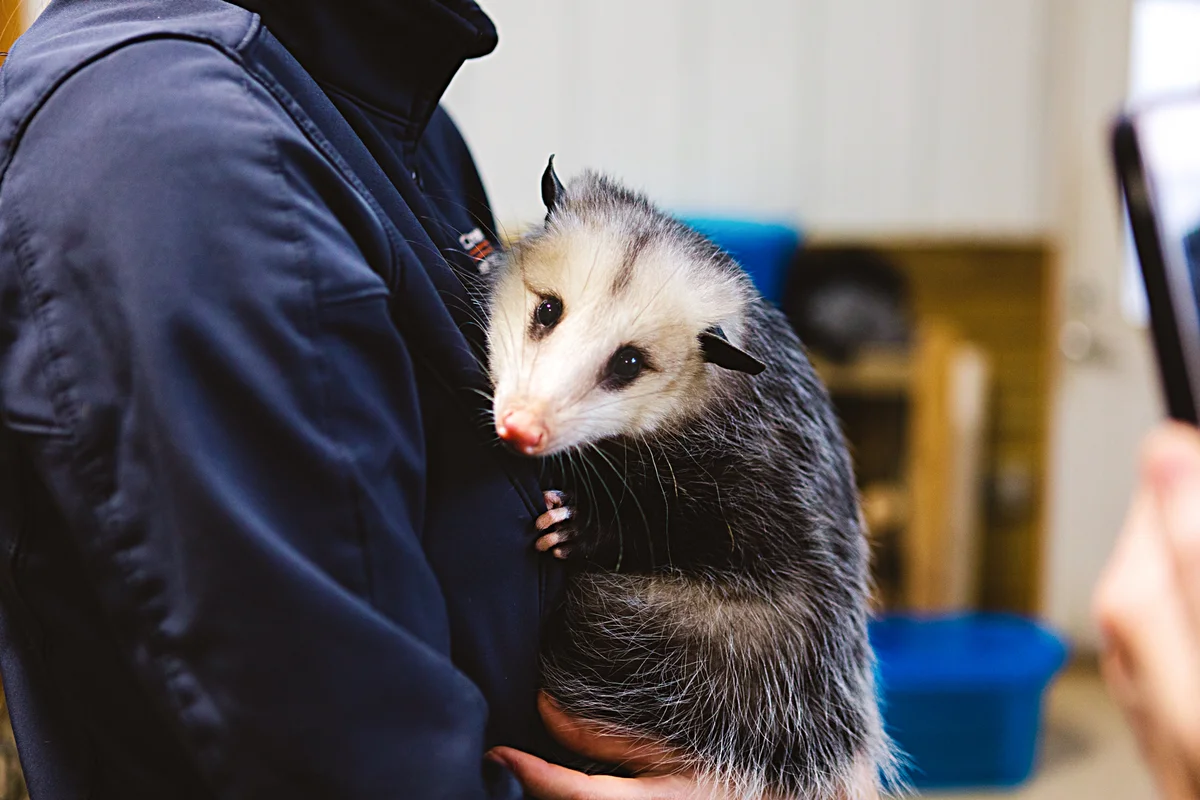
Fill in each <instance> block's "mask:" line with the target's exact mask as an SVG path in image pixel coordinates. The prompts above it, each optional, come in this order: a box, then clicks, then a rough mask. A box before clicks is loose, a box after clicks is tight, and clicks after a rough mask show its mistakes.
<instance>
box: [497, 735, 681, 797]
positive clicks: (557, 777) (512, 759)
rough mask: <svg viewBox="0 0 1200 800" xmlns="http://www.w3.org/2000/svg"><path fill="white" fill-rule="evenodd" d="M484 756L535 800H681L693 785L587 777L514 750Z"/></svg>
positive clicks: (674, 778)
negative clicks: (516, 781)
mask: <svg viewBox="0 0 1200 800" xmlns="http://www.w3.org/2000/svg"><path fill="white" fill-rule="evenodd" d="M487 757H488V758H490V759H492V760H493V761H498V762H499V763H501V764H503V765H504V766H505V767H507V768H508V769H509V770H510V771H511V772H512V773H513V774H514V775H516V776H517V780H519V781H520V782H521V785H522V786H523V787H525V791H526V792H528V793H529V795H530V796H531V797H534V798H536V799H537V800H578V798H581V797H586V798H588V800H685V798H687V797H688V796H689V790H690V789H692V788H693V787H694V784H693V783H692V782H691V781H690V780H689V779H687V778H685V777H683V776H678V775H663V776H659V777H654V778H616V777H613V776H611V775H587V774H585V773H583V772H577V771H575V770H573V769H568V768H566V767H561V766H559V765H558V764H551V763H550V762H549V761H546V760H544V759H541V758H538V757H537V756H534V755H530V754H529V753H524V752H521V751H520V750H514V749H513V748H511V747H495V748H493V749H491V750H490V751H488V754H487Z"/></svg>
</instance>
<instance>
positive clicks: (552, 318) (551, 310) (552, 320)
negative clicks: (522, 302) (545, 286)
mask: <svg viewBox="0 0 1200 800" xmlns="http://www.w3.org/2000/svg"><path fill="white" fill-rule="evenodd" d="M562 312H563V305H562V300H559V299H558V298H557V297H543V298H542V299H541V301H539V302H538V306H537V310H535V311H534V312H533V318H534V319H535V320H537V324H538V325H541V326H542V327H543V328H553V327H554V326H555V325H557V324H558V320H559V318H560V317H562Z"/></svg>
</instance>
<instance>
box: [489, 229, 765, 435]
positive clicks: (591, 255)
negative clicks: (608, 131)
mask: <svg viewBox="0 0 1200 800" xmlns="http://www.w3.org/2000/svg"><path fill="white" fill-rule="evenodd" d="M688 258H695V256H694V255H691V256H689V255H688V254H687V252H686V250H684V249H682V248H680V247H677V246H674V245H673V244H672V242H671V241H670V240H669V239H664V238H663V237H659V238H655V237H653V236H649V235H640V236H638V235H634V236H630V235H628V234H623V233H622V232H621V231H619V230H609V229H605V227H604V226H603V225H596V226H590V227H589V226H582V225H580V226H576V227H574V228H571V229H568V230H560V231H558V232H554V233H552V232H547V233H546V234H543V235H541V236H539V237H535V238H534V239H532V240H530V241H526V242H522V243H519V244H518V245H517V246H516V247H515V248H514V250H513V252H512V254H511V258H510V263H509V265H508V268H507V269H506V271H505V272H504V274H503V275H502V276H500V278H499V279H498V283H497V285H496V287H495V290H494V292H493V300H492V309H491V317H490V320H489V330H488V344H489V350H490V361H489V368H490V371H491V376H492V383H493V386H494V388H495V399H494V412H495V424H496V431H497V433H498V435H499V436H500V437H501V438H502V439H504V440H506V441H507V442H509V444H511V445H512V446H513V447H515V448H516V449H517V450H519V451H520V452H523V453H525V454H527V455H550V454H554V453H560V452H563V451H566V450H569V449H572V448H577V447H580V446H584V445H587V444H589V443H593V442H597V441H599V440H601V439H605V438H608V437H611V436H615V435H619V434H626V435H633V436H638V435H645V434H650V433H653V432H654V431H656V430H658V429H660V428H661V427H663V426H664V425H668V424H670V423H671V422H672V421H679V420H683V419H686V418H687V417H688V416H689V415H692V414H694V413H695V412H696V411H697V410H698V409H700V408H702V407H703V405H704V403H705V402H706V401H707V400H708V399H710V398H711V397H712V396H713V393H714V391H715V387H714V380H715V378H714V376H713V374H712V372H713V370H714V368H712V367H709V366H708V364H706V361H705V354H704V351H703V349H702V346H701V341H700V338H699V337H700V336H701V334H703V333H704V332H705V331H706V330H708V329H710V328H711V327H713V326H715V325H722V326H723V327H724V331H725V332H726V333H727V334H730V335H731V336H732V337H734V338H735V340H736V336H737V334H738V333H739V332H740V331H739V320H740V318H741V316H742V308H743V306H744V304H745V302H746V289H745V287H744V285H742V284H740V283H739V282H738V281H737V280H736V279H734V278H733V277H731V276H730V275H729V274H728V273H727V271H722V270H721V269H718V268H716V267H714V266H712V265H708V264H695V263H690V262H689V261H688V260H687V259H688Z"/></svg>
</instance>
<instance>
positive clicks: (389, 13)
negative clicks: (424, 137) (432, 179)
mask: <svg viewBox="0 0 1200 800" xmlns="http://www.w3.org/2000/svg"><path fill="white" fill-rule="evenodd" d="M236 2H237V3H238V4H239V5H241V6H243V7H245V8H247V9H249V10H250V11H254V12H256V13H258V14H260V15H261V16H262V18H263V22H264V23H265V24H266V26H267V27H268V28H269V29H270V30H271V32H272V33H274V34H275V36H276V37H277V38H278V39H279V40H280V41H281V42H282V43H283V45H284V46H285V47H287V48H288V50H290V51H291V53H292V55H294V56H295V57H296V60H298V61H299V62H300V63H301V64H302V65H303V66H304V68H305V69H306V70H308V72H309V73H310V74H311V75H312V76H313V77H314V78H315V79H316V80H317V81H318V82H319V83H321V84H322V85H323V86H324V87H325V88H326V89H328V90H332V91H335V92H339V93H341V94H344V95H348V96H349V97H351V98H352V99H354V100H356V101H358V102H360V103H363V104H365V105H367V106H369V107H371V108H372V109H373V110H375V111H376V112H379V113H382V114H384V115H386V116H388V117H391V118H392V119H393V120H394V121H395V122H396V123H398V128H399V129H398V131H397V133H398V134H399V135H400V136H401V137H402V138H404V139H407V140H409V141H411V142H415V141H416V140H417V139H419V138H420V136H421V132H422V131H423V130H424V129H425V124H426V123H427V122H428V121H429V116H430V114H432V113H433V111H434V109H435V108H436V107H437V104H438V102H439V101H440V100H441V97H442V93H443V92H444V91H445V90H446V87H447V86H448V85H449V84H450V79H451V78H453V77H454V74H455V73H456V72H457V71H458V68H459V67H460V66H462V64H463V62H464V61H466V60H467V59H469V58H478V57H479V56H484V55H487V54H488V53H490V52H492V50H494V49H495V47H496V28H495V26H494V25H493V24H492V21H491V20H490V19H489V18H488V16H487V15H486V14H485V13H484V12H483V11H482V10H481V9H480V8H479V6H477V5H476V4H475V3H474V2H471V0H236Z"/></svg>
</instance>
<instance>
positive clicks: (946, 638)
mask: <svg viewBox="0 0 1200 800" xmlns="http://www.w3.org/2000/svg"><path fill="white" fill-rule="evenodd" d="M871 643H872V644H873V645H874V647H875V653H876V655H877V656H878V659H879V667H878V669H879V678H880V684H881V687H882V693H883V717H884V724H885V725H886V727H887V730H888V733H889V734H890V735H891V736H892V738H893V739H894V740H895V742H896V744H897V745H898V746H899V748H900V749H901V750H902V751H903V753H904V755H905V756H906V758H907V764H906V767H905V769H904V773H905V777H906V779H907V781H908V783H909V784H910V785H911V786H913V787H915V788H919V789H920V788H951V787H954V788H963V787H975V788H983V787H1011V786H1015V785H1017V784H1020V783H1023V782H1024V781H1025V780H1026V779H1027V778H1028V777H1029V775H1030V774H1031V773H1032V771H1033V766H1034V762H1035V760H1036V756H1037V751H1038V742H1039V738H1040V731H1041V718H1042V699H1043V696H1044V695H1045V691H1046V688H1047V687H1048V686H1049V685H1050V682H1051V680H1053V678H1054V676H1055V674H1057V673H1058V671H1059V670H1060V669H1061V668H1062V666H1063V664H1064V663H1065V662H1066V657H1067V648H1066V646H1065V644H1064V643H1063V641H1062V640H1061V639H1060V638H1059V637H1058V636H1056V635H1055V634H1053V633H1052V632H1050V631H1049V630H1047V629H1046V628H1044V627H1042V626H1040V625H1038V624H1037V623H1035V622H1033V621H1031V620H1028V619H1024V618H1021V617H1015V616H1010V615H1000V614H969V615H962V616H954V617H940V618H933V619H930V618H912V617H889V618H885V619H882V620H879V621H877V622H875V623H873V624H872V626H871Z"/></svg>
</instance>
